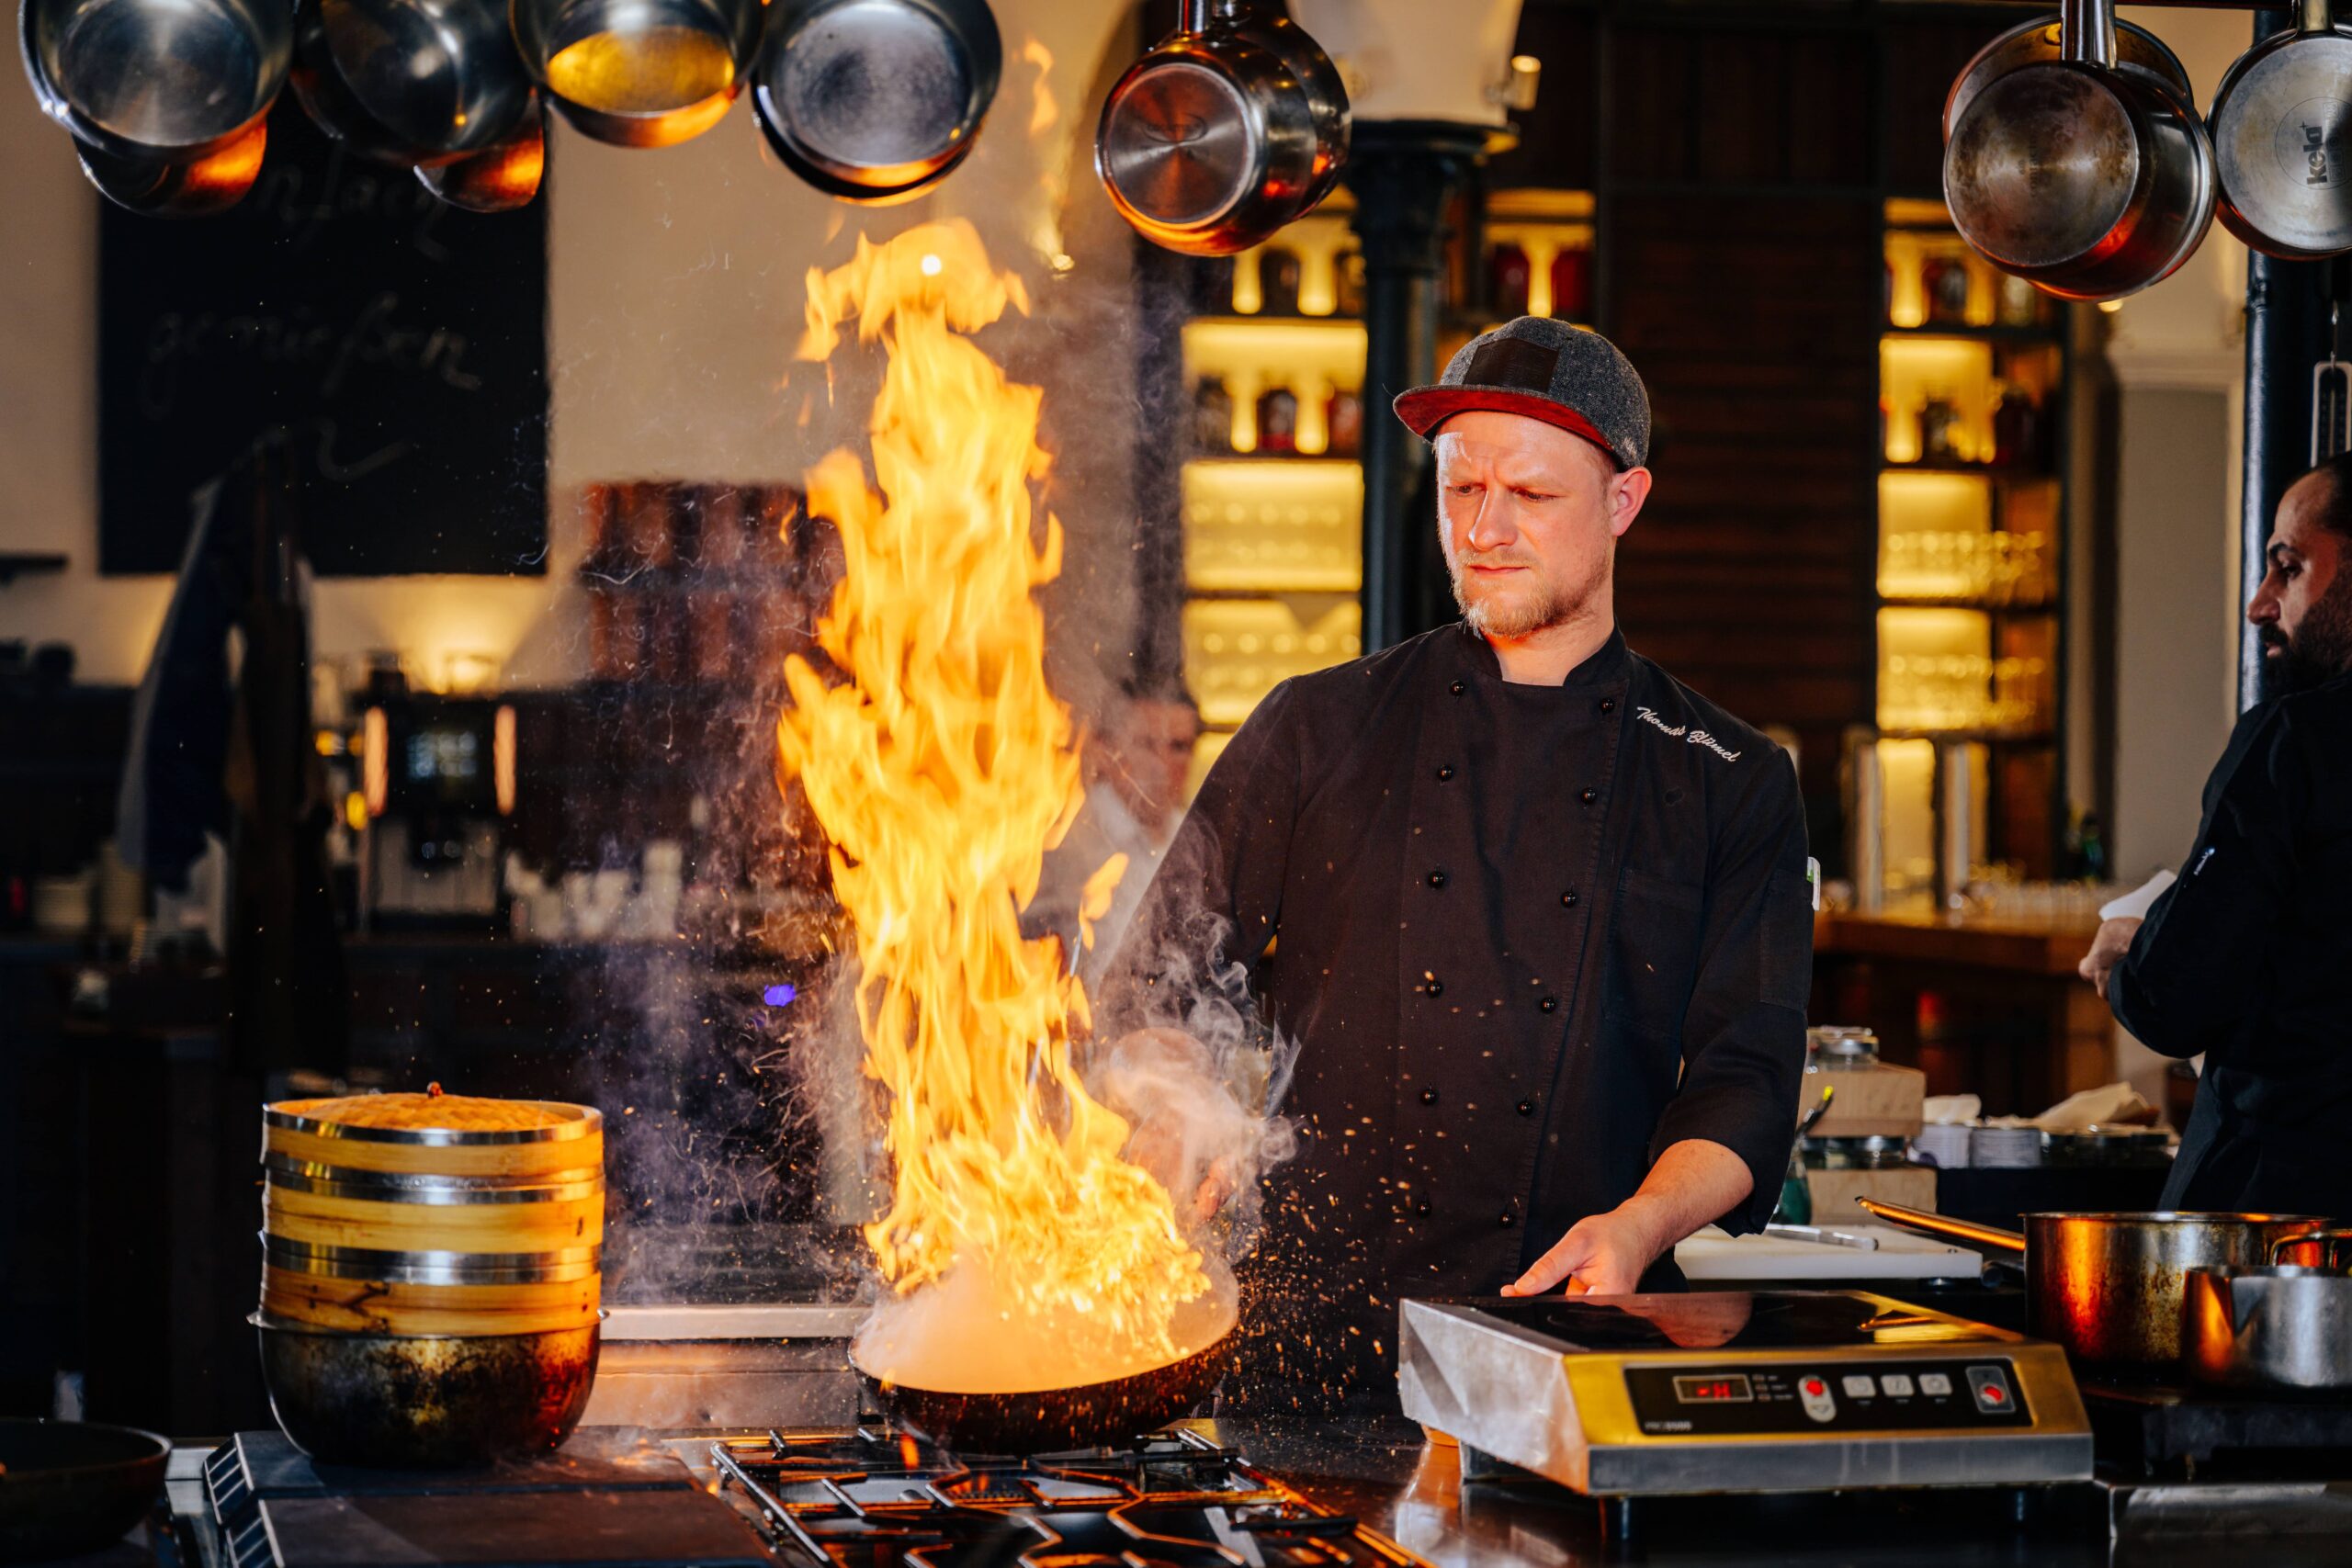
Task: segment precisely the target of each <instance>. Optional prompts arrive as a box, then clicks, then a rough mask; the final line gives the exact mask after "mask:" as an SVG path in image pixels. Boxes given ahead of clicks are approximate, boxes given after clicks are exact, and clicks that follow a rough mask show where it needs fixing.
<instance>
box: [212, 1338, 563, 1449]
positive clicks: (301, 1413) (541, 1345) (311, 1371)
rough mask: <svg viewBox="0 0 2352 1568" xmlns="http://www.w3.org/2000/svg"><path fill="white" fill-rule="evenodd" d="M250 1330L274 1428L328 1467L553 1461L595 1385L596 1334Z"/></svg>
mask: <svg viewBox="0 0 2352 1568" xmlns="http://www.w3.org/2000/svg"><path fill="white" fill-rule="evenodd" d="M246 1321H247V1322H248V1323H251V1324H252V1325H254V1329H255V1330H256V1331H257V1333H258V1335H259V1337H260V1340H261V1371H262V1382H263V1384H264V1385H265V1386H266V1388H267V1389H268V1390H269V1407H270V1410H271V1413H272V1414H274V1415H275V1416H277V1425H278V1426H279V1427H280V1428H282V1429H283V1430H284V1431H285V1433H286V1435H287V1437H288V1438H290V1439H292V1441H293V1443H294V1446H295V1447H296V1448H299V1449H300V1450H302V1451H303V1452H304V1453H306V1454H309V1455H310V1456H311V1458H312V1459H315V1460H319V1461H322V1462H325V1463H329V1464H360V1465H380V1466H386V1467H391V1468H399V1469H416V1470H437V1469H449V1468H456V1467H459V1466H465V1465H481V1464H493V1463H496V1462H497V1461H501V1460H512V1459H523V1458H527V1457H528V1456H530V1455H533V1454H540V1453H546V1452H548V1450H552V1449H555V1448H558V1447H560V1446H561V1444H562V1442H563V1440H564V1439H565V1438H569V1437H570V1436H571V1430H572V1428H573V1427H577V1426H578V1425H579V1424H580V1414H581V1412H582V1411H583V1410H585V1409H586V1408H587V1407H588V1395H589V1392H590V1391H591V1390H592V1389H593V1388H594V1386H595V1382H596V1346H597V1334H598V1330H597V1325H594V1324H590V1325H587V1326H586V1327H582V1328H565V1329H556V1330H552V1331H550V1332H548V1333H544V1334H501V1335H488V1336H483V1337H474V1338H458V1337H447V1336H428V1335H391V1334H339V1333H334V1332H329V1331H322V1330H318V1329H312V1328H307V1327H304V1326H303V1325H298V1324H288V1323H282V1322H280V1321H278V1320H277V1319H275V1318H271V1317H267V1316H265V1315H264V1314H260V1313H254V1314H253V1315H252V1316H251V1317H249V1318H247V1319H246Z"/></svg>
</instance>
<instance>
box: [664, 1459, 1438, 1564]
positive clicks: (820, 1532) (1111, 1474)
mask: <svg viewBox="0 0 2352 1568" xmlns="http://www.w3.org/2000/svg"><path fill="white" fill-rule="evenodd" d="M711 1457H712V1459H713V1461H715V1462H716V1463H717V1464H718V1468H719V1471H720V1472H721V1473H722V1474H723V1475H724V1476H725V1477H726V1479H727V1483H728V1489H729V1491H733V1490H736V1489H740V1490H741V1495H743V1496H744V1497H746V1498H747V1499H748V1500H749V1501H750V1502H751V1503H752V1505H753V1506H756V1508H757V1509H758V1511H759V1513H760V1514H761V1515H762V1516H763V1517H764V1518H765V1520H766V1521H767V1522H768V1524H769V1525H770V1527H771V1528H772V1529H773V1530H774V1532H775V1539H776V1543H777V1546H778V1549H779V1555H780V1556H782V1557H784V1558H785V1559H786V1561H788V1562H793V1563H795V1564H797V1565H802V1568H832V1565H836V1564H838V1565H840V1568H898V1565H900V1564H904V1565H906V1568H983V1565H985V1568H1097V1565H1100V1568H1236V1565H1249V1568H1354V1565H1358V1564H1366V1565H1368V1564H1411V1563H1415V1562H1419V1559H1417V1558H1415V1557H1413V1556H1411V1555H1410V1554H1409V1553H1408V1552H1405V1551H1402V1550H1400V1549H1398V1548H1397V1547H1396V1546H1395V1545H1393V1544H1391V1543H1390V1542H1388V1541H1387V1540H1384V1539H1383V1538H1381V1537H1379V1536H1377V1535H1374V1534H1373V1533H1372V1532H1371V1531H1369V1530H1367V1529H1363V1528H1362V1527H1361V1526H1359V1525H1358V1524H1357V1522H1356V1521H1355V1520H1354V1519H1352V1518H1350V1517H1346V1516H1344V1515H1340V1514H1333V1513H1329V1512H1326V1511H1325V1510H1323V1509H1321V1508H1318V1507H1317V1506H1315V1505H1313V1504H1311V1503H1309V1502H1307V1501H1306V1498H1304V1497H1303V1496H1301V1495H1299V1494H1298V1493H1296V1492H1295V1491H1293V1490H1291V1489H1290V1488H1289V1487H1287V1486H1284V1485H1283V1484H1282V1483H1280V1482H1278V1481H1276V1480H1274V1479H1273V1478H1272V1477H1271V1476H1268V1475H1267V1474H1265V1473H1264V1472H1261V1471H1259V1470H1257V1469H1255V1468H1254V1467H1252V1466H1251V1465H1250V1464H1249V1463H1247V1462H1246V1461H1243V1460H1242V1458H1241V1457H1240V1455H1239V1454H1238V1453H1236V1452H1235V1451H1233V1450H1229V1449H1223V1448H1219V1447H1217V1446H1216V1444H1214V1443H1211V1442H1209V1441H1208V1440H1207V1439H1206V1438H1202V1437H1200V1436H1199V1435H1198V1434H1196V1433H1193V1432H1191V1431H1187V1430H1184V1429H1182V1428H1178V1429H1175V1430H1172V1431H1168V1432H1162V1433H1159V1434H1156V1435H1154V1436H1152V1437H1149V1438H1144V1439H1142V1440H1141V1441H1140V1442H1138V1443H1137V1444H1136V1446H1135V1447H1133V1448H1130V1449H1124V1450H1109V1451H1104V1450H1089V1451H1086V1452H1082V1453H1070V1454H1046V1455H1036V1456H1032V1457H1029V1458H1003V1459H989V1458H979V1457H970V1456H966V1457H957V1456H953V1455H950V1454H947V1453H945V1452H943V1451H942V1450H938V1449H936V1448H933V1447H932V1446H931V1445H930V1444H928V1443H926V1442H924V1441H922V1440H921V1439H919V1438H914V1437H911V1436H909V1435H906V1434H903V1433H899V1432H894V1431H891V1430H889V1429H888V1428H884V1427H859V1428H857V1429H856V1430H855V1431H853V1432H825V1433H805V1434H795V1433H782V1432H772V1433H769V1434H768V1435H766V1436H765V1437H763V1438H731V1439H723V1440H721V1441H718V1442H716V1443H714V1444H713V1445H712V1447H711Z"/></svg>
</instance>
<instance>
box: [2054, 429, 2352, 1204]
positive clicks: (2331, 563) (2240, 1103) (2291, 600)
mask: <svg viewBox="0 0 2352 1568" xmlns="http://www.w3.org/2000/svg"><path fill="white" fill-rule="evenodd" d="M2268 560H2269V570H2268V571H2267V573H2266V574H2265V575H2264V577H2263V580H2262V584H2261V586H2260V587H2259V588H2258V589H2256V592H2255V595H2254V599H2253V602H2252V603H2251V604H2248V605H2247V606H2246V617H2247V619H2249V620H2251V621H2252V622H2253V623H2254V624H2255V625H2256V626H2257V627H2259V628H2260V630H2261V636H2262V642H2263V657H2264V659H2265V660H2267V662H2268V667H2269V668H2270V670H2271V671H2274V672H2275V675H2276V677H2277V683H2278V687H2279V688H2280V694H2279V695H2278V696H2276V697H2273V698H2272V699H2271V700H2269V701H2268V702H2266V703H2263V704H2261V705H2257V706H2256V707H2254V708H2251V709H2249V710H2248V711H2247V712H2246V713H2245V715H2244V716H2242V717H2241V718H2240V719H2239V720H2238V724H2237V728H2236V729H2235V730H2234V731H2233V733H2232V734H2231V736H2230V743H2229V747H2228V749H2227V750H2224V751H2223V752H2222V761H2221V762H2220V763H2219V765H2217V766H2216V767H2215V768H2214V769H2213V772H2212V775H2211V777H2210V778H2208V779H2207V780H2206V781H2205V814H2204V820H2203V821H2202V822H2200V823H2199V825H2198V829H2197V841H2196V843H2195V845H2194V846H2193V847H2192V848H2191V849H2190V851H2189V853H2188V861H2187V863H2185V864H2184V865H2183V866H2182V868H2181V871H2180V877H2179V880H2178V881H2177V882H2175V883H2174V884H2173V885H2172V886H2170V887H2168V888H2166V889H2165V891H2164V893H2163V894H2162V895H2161V896H2160V897H2157V899H2156V900H2155V902H2154V906H2153V907H2152V908H2150V909H2149V910H2148V913H2147V916H2146V919H2144V920H2141V919H2130V918H2128V917H2127V918H2123V919H2111V920H2109V921H2108V922H2106V924H2104V925H2102V926H2101V927H2100V928H2099V932H2098V938H2097V940H2096V941H2095V942H2093V944H2092V948H2091V952H2090V954H2089V956H2088V957H2086V958H2085V959H2084V960H2083V965H2082V967H2083V974H2084V975H2085V976H2086V977H2087V978H2089V979H2092V980H2095V981H2097V982H2098V986H2099V989H2100V991H2101V993H2102V994H2103V995H2104V996H2105V997H2106V998H2107V1000H2108V1005H2109V1008H2111V1009H2112V1010H2114V1013H2115V1017H2116V1019H2117V1021H2119V1022H2120V1023H2121V1024H2122V1025H2123V1027H2124V1028H2126V1029H2128V1030H2130V1031H2131V1033H2132V1034H2133V1035H2134V1036H2135V1037H2137V1038H2138V1039H2139V1040H2141V1041H2143V1043H2146V1044H2147V1045H2149V1046H2150V1047H2152V1048H2153V1049H2154V1050H2157V1051H2161V1052H2163V1053H2164V1054H2165V1055H2168V1056H2193V1055H2197V1054H2198V1053H2199V1052H2202V1053H2204V1055H2205V1071H2204V1075H2203V1077H2201V1078H2200V1079H2199V1082H2198V1085H2197V1102H2196V1106H2195V1108H2194V1109H2193V1110H2192V1111H2191V1112H2190V1113H2189V1118H2188V1127H2187V1128H2186V1129H2185V1130H2184V1131H2183V1133H2182V1134H2181V1145H2180V1156H2179V1158H2178V1159H2177V1160H2176V1161H2175V1162H2174V1165H2173V1170H2172V1177H2171V1179H2170V1180H2168V1181H2167V1182H2166V1183H2165V1193H2164V1200H2163V1206H2164V1207H2165V1208H2167V1209H2221V1210H2245V1209H2256V1210H2260V1209H2268V1210H2276V1211H2281V1212H2287V1213H2318V1214H2330V1215H2334V1216H2335V1217H2336V1218H2338V1219H2352V1141H2347V1140H2352V1007H2347V996H2352V989H2347V987H2352V459H2347V458H2344V457H2338V458H2335V459H2334V460H2332V461H2330V462H2327V463H2324V464H2322V465H2321V466H2320V467H2319V468H2315V469H2313V470H2312V472H2311V473H2309V474H2306V475H2304V476H2303V478H2301V479H2299V480H2297V481H2296V482H2295V483H2294V485H2292V486H2291V487H2290V489H2289V490H2288V491H2287V493H2286V494H2285V495H2284V496H2282V497H2281V498H2280V499H2279V502H2278V517H2277V519H2276V520H2275V521H2274V523H2273V524H2272V528H2271V535H2270V544H2269V547H2268Z"/></svg>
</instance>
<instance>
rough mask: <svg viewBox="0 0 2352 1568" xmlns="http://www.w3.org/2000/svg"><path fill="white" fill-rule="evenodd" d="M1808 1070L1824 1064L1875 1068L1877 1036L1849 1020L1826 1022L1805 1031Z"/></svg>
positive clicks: (1806, 1066)
mask: <svg viewBox="0 0 2352 1568" xmlns="http://www.w3.org/2000/svg"><path fill="white" fill-rule="evenodd" d="M1804 1065H1805V1070H1806V1071H1807V1072H1815V1071H1818V1070H1819V1069H1821V1068H1823V1067H1875V1066H1878V1035H1877V1034H1876V1033H1875V1032H1872V1031H1871V1030H1868V1029H1863V1028H1860V1027H1858V1026H1856V1025H1853V1024H1847V1023H1825V1024H1821V1025H1818V1026H1816V1027H1815V1028H1812V1029H1808V1030H1806V1031H1805V1032H1804Z"/></svg>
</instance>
